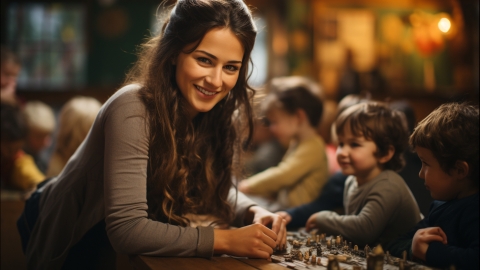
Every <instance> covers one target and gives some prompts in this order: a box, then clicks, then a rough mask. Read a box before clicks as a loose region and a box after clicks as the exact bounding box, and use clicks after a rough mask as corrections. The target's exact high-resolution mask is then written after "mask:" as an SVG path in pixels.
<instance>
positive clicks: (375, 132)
mask: <svg viewBox="0 0 480 270" xmlns="http://www.w3.org/2000/svg"><path fill="white" fill-rule="evenodd" d="M335 131H336V133H337V137H338V148H337V160H338V163H339V165H340V167H341V170H342V173H343V174H346V175H349V177H348V178H347V180H346V182H345V189H344V195H343V205H344V208H345V214H344V215H339V214H337V213H336V212H333V211H321V212H318V213H315V214H313V215H312V216H310V218H309V219H308V221H307V223H306V229H307V230H311V229H314V228H317V229H318V230H319V231H320V232H323V233H327V234H332V235H343V236H344V237H345V239H347V240H349V241H352V242H353V243H355V244H357V245H359V246H361V247H363V246H364V245H366V244H368V245H376V244H382V245H385V244H386V243H388V242H389V241H390V240H392V239H394V238H395V237H397V236H398V235H400V234H402V233H405V232H406V231H408V230H409V229H410V228H411V227H412V226H414V225H415V224H416V223H417V222H418V221H419V220H420V211H419V209H418V206H417V203H416V201H415V198H414V197H413V195H412V193H411V192H410V190H409V189H408V187H407V185H406V184H405V182H404V180H403V179H402V177H401V176H399V175H398V174H397V173H396V171H398V170H400V169H401V168H402V167H403V159H402V152H403V151H404V149H405V148H406V146H407V137H408V133H407V127H406V122H405V117H404V115H403V114H402V113H400V112H397V111H392V110H391V109H389V108H388V106H386V105H385V104H382V103H377V102H367V103H360V104H357V105H353V106H352V107H349V108H348V109H346V110H345V111H343V112H342V113H341V114H340V115H339V116H338V118H337V120H336V121H335Z"/></svg>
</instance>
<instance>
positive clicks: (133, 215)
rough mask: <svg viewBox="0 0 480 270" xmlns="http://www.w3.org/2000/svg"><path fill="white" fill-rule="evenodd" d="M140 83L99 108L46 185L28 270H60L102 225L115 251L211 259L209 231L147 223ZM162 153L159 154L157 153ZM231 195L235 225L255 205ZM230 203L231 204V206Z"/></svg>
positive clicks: (146, 141) (211, 234)
mask: <svg viewBox="0 0 480 270" xmlns="http://www.w3.org/2000/svg"><path fill="white" fill-rule="evenodd" d="M139 88H140V86H139V85H128V86H125V87H123V88H122V89H120V90H119V91H117V92H116V93H115V94H114V95H113V96H112V97H111V98H110V99H109V100H107V102H106V103H105V104H104V105H103V107H102V109H101V110H100V112H99V114H98V116H97V118H96V120H95V122H94V124H93V126H92V128H91V130H90V132H89V134H88V135H87V138H86V139H85V141H84V142H83V143H82V144H81V145H80V146H79V148H78V149H77V151H76V152H75V154H74V155H73V156H72V157H71V158H70V160H69V162H68V163H67V165H66V166H65V168H64V170H63V171H62V172H61V173H60V175H59V176H58V177H57V178H55V179H53V180H52V181H50V182H49V183H48V184H47V185H45V186H44V187H43V188H42V189H43V193H42V196H41V200H40V212H39V217H38V220H37V222H36V224H35V226H34V228H33V231H32V236H31V238H30V241H29V243H28V247H27V250H26V257H27V264H28V267H29V268H30V269H32V268H33V269H59V268H61V266H62V265H63V262H64V260H65V258H66V256H67V254H68V252H69V249H70V248H71V247H72V246H73V245H75V244H76V243H77V242H78V241H79V240H80V239H81V238H82V236H83V235H84V234H85V233H86V232H87V231H88V230H89V229H90V228H91V227H93V226H94V225H95V224H97V223H98V222H99V221H101V220H102V219H105V222H106V230H107V234H108V237H109V239H110V242H111V244H112V246H113V247H114V249H115V250H116V251H117V252H119V253H126V254H143V255H151V256H184V257H187V256H198V257H211V256H212V255H213V242H214V239H213V237H214V232H213V227H197V228H192V227H181V226H175V225H170V224H166V223H161V222H158V221H154V220H151V219H148V218H147V209H148V206H147V196H146V191H147V181H146V179H147V162H148V149H149V132H148V128H147V125H146V122H145V121H146V115H145V113H146V111H145V106H144V103H143V102H142V101H141V100H140V98H139V97H138V95H137V93H138V89H139ZM158 151H162V149H158ZM236 194H237V193H236V192H235V190H234V189H232V190H231V192H230V194H229V198H228V200H229V202H230V203H231V204H232V205H235V208H234V209H235V214H236V219H235V224H232V225H234V226H241V225H242V221H243V217H244V214H245V212H246V210H247V209H248V207H250V206H252V205H254V204H255V203H254V202H253V201H251V200H249V199H247V198H246V197H245V196H244V195H242V194H240V193H238V199H236V198H237V196H236ZM235 203H236V204H235Z"/></svg>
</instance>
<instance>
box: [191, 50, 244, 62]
mask: <svg viewBox="0 0 480 270" xmlns="http://www.w3.org/2000/svg"><path fill="white" fill-rule="evenodd" d="M195 51H196V52H201V53H204V54H206V55H207V56H209V57H211V58H213V59H215V60H218V58H217V57H216V56H215V55H213V54H211V53H208V52H206V51H203V50H195ZM227 63H233V64H241V63H242V61H239V60H230V61H228V62H227Z"/></svg>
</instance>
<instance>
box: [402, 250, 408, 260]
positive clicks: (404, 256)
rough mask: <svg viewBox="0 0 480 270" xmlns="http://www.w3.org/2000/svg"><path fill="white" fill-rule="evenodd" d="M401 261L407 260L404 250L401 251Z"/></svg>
mask: <svg viewBox="0 0 480 270" xmlns="http://www.w3.org/2000/svg"><path fill="white" fill-rule="evenodd" d="M402 259H403V260H404V261H406V260H407V251H406V250H404V251H402Z"/></svg>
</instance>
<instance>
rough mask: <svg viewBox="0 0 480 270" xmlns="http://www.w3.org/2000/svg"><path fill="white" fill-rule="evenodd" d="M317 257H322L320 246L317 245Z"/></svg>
mask: <svg viewBox="0 0 480 270" xmlns="http://www.w3.org/2000/svg"><path fill="white" fill-rule="evenodd" d="M317 256H319V257H320V256H322V245H317Z"/></svg>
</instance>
